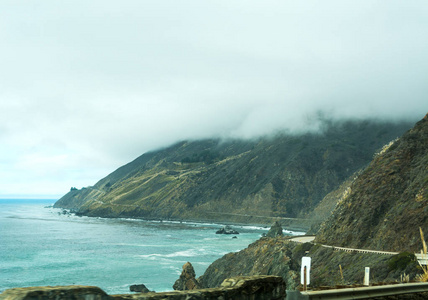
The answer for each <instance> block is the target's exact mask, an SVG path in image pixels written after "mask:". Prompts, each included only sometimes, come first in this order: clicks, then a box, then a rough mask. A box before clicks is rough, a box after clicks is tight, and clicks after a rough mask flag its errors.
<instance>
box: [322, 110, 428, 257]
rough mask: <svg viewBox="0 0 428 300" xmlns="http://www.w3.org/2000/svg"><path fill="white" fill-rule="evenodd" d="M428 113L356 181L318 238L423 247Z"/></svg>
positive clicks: (427, 226)
mask: <svg viewBox="0 0 428 300" xmlns="http://www.w3.org/2000/svg"><path fill="white" fill-rule="evenodd" d="M427 204H428V115H426V116H425V117H424V118H423V119H422V120H421V121H419V122H418V123H416V125H415V126H414V127H413V128H412V129H410V130H409V131H407V132H406V133H405V134H404V135H403V136H402V137H401V138H399V139H398V140H397V141H395V142H394V143H392V144H390V145H388V146H387V147H385V148H384V149H383V151H381V153H380V154H379V155H377V156H376V157H375V158H374V160H373V161H372V162H371V163H370V165H369V166H368V167H367V168H366V169H365V170H364V171H363V172H362V174H361V175H359V176H358V178H357V179H356V180H355V181H354V182H353V183H352V184H351V186H350V188H349V193H348V194H347V195H346V197H343V199H342V200H341V201H340V202H339V204H338V205H337V207H336V209H335V210H334V212H333V214H332V215H331V216H330V218H329V219H328V220H327V221H326V222H325V223H324V224H323V225H321V229H320V231H319V232H318V234H317V239H316V242H319V243H324V244H329V245H335V246H344V247H352V248H363V249H365V248H367V249H377V250H387V251H413V252H416V251H420V249H421V248H422V244H421V240H420V235H419V227H421V228H422V229H423V231H424V232H428V206H427Z"/></svg>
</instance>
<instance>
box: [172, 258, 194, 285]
mask: <svg viewBox="0 0 428 300" xmlns="http://www.w3.org/2000/svg"><path fill="white" fill-rule="evenodd" d="M172 288H173V289H174V290H178V291H185V290H194V289H198V288H200V285H199V283H198V281H197V280H196V274H195V270H194V269H193V266H192V264H191V263H190V262H187V263H185V264H184V265H183V272H181V275H180V278H178V279H177V281H176V282H175V283H174V285H173V287H172Z"/></svg>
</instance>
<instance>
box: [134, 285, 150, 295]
mask: <svg viewBox="0 0 428 300" xmlns="http://www.w3.org/2000/svg"><path fill="white" fill-rule="evenodd" d="M129 290H130V291H131V292H137V293H149V292H151V291H150V290H149V289H148V288H147V287H146V286H145V285H144V284H133V285H131V286H130V287H129Z"/></svg>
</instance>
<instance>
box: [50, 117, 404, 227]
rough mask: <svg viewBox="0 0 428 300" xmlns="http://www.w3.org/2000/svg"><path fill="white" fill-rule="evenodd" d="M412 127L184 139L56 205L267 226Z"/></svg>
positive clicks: (303, 208) (378, 125)
mask: <svg viewBox="0 0 428 300" xmlns="http://www.w3.org/2000/svg"><path fill="white" fill-rule="evenodd" d="M410 127H411V124H409V123H386V122H375V121H348V122H325V124H324V126H323V129H322V131H321V132H319V133H316V134H315V133H311V134H309V133H308V134H301V135H290V134H285V133H284V134H278V135H276V136H274V137H264V138H260V139H258V140H226V141H224V140H215V139H211V140H201V141H183V142H180V143H177V144H175V145H173V146H170V147H168V148H165V149H161V150H157V151H153V152H150V153H146V154H144V155H142V156H140V157H139V158H137V159H136V160H134V161H132V162H130V163H129V164H127V165H125V166H123V167H121V168H119V169H118V170H116V171H115V172H113V173H111V174H110V175H108V176H107V177H105V178H103V179H101V180H100V181H99V182H98V183H96V184H95V185H94V186H92V187H87V188H84V189H81V190H71V191H70V192H69V193H68V194H66V195H65V196H64V197H62V198H61V199H60V200H59V201H58V202H57V203H56V204H55V206H56V207H62V208H70V209H73V210H75V211H76V212H78V213H81V214H84V215H88V216H103V217H142V218H150V219H155V218H160V219H186V220H200V221H202V220H204V221H210V220H215V221H231V222H240V223H264V224H271V223H272V219H275V218H296V217H297V218H300V217H305V215H307V213H308V212H310V211H311V210H312V209H313V208H314V207H316V205H317V204H318V203H319V202H320V201H321V200H322V199H323V197H324V196H325V195H327V194H328V193H329V192H331V191H333V190H335V189H336V188H337V187H339V186H340V184H341V183H342V182H343V181H344V180H345V179H347V178H348V177H349V176H350V175H351V174H353V173H354V172H356V171H357V170H359V169H361V168H362V167H364V166H366V165H367V164H368V163H369V162H370V161H371V160H372V158H373V154H374V153H375V152H376V151H378V150H379V149H381V147H382V146H383V145H384V144H386V143H388V142H389V141H391V140H392V139H395V138H397V137H398V136H401V135H402V134H403V132H405V131H406V130H407V129H409V128H410ZM71 185H72V183H71Z"/></svg>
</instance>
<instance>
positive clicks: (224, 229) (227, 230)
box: [216, 225, 239, 234]
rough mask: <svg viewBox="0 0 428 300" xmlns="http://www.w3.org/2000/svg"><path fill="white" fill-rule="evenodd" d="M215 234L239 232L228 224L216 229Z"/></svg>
mask: <svg viewBox="0 0 428 300" xmlns="http://www.w3.org/2000/svg"><path fill="white" fill-rule="evenodd" d="M216 234H239V232H238V231H236V230H234V229H232V227H230V226H229V225H227V226H224V227H223V228H221V229H219V230H217V231H216Z"/></svg>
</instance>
